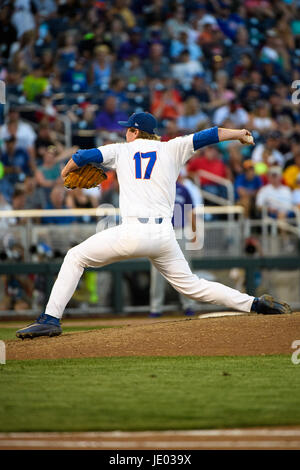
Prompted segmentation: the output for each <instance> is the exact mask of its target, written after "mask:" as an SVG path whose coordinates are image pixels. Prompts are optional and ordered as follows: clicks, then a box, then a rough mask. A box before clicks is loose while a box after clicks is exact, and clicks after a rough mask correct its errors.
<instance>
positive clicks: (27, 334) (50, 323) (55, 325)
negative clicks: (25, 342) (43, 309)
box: [16, 313, 62, 339]
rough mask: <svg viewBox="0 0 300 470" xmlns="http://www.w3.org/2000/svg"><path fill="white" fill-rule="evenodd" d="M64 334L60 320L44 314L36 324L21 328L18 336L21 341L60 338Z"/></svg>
mask: <svg viewBox="0 0 300 470" xmlns="http://www.w3.org/2000/svg"><path fill="white" fill-rule="evenodd" d="M61 334H62V329H61V326H60V321H59V319H58V318H55V317H52V316H51V315H46V314H45V313H42V315H40V316H39V317H38V318H37V319H36V321H35V322H34V323H31V324H30V325H28V326H26V327H25V328H21V329H20V330H18V331H17V333H16V336H17V337H18V338H21V339H26V338H31V339H33V338H37V337H38V336H49V337H51V336H59V335H61Z"/></svg>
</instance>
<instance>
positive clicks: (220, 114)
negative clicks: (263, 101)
mask: <svg viewBox="0 0 300 470" xmlns="http://www.w3.org/2000/svg"><path fill="white" fill-rule="evenodd" d="M226 119H230V120H231V121H232V123H233V125H234V127H237V128H241V127H244V126H246V124H247V122H248V120H249V117H248V113H247V111H246V110H245V109H244V108H242V106H241V105H240V104H239V103H238V102H237V100H236V99H235V98H231V101H230V103H228V104H226V105H225V106H221V107H220V108H218V109H217V110H216V111H215V112H214V115H213V123H214V125H215V126H222V125H223V123H224V121H226Z"/></svg>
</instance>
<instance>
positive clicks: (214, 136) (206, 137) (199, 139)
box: [193, 126, 219, 150]
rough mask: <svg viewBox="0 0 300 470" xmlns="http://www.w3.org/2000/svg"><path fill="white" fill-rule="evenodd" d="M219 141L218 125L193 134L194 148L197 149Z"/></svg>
mask: <svg viewBox="0 0 300 470" xmlns="http://www.w3.org/2000/svg"><path fill="white" fill-rule="evenodd" d="M218 142H219V135H218V126H215V127H211V128H210V129H205V130H204V131H200V132H196V133H195V134H194V135H193V145H194V150H198V149H200V148H201V147H205V146H206V145H212V144H217V143H218Z"/></svg>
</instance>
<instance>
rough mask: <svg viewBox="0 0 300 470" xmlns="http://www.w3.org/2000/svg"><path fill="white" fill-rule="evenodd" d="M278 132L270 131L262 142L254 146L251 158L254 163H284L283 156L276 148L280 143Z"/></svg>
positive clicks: (281, 164)
mask: <svg viewBox="0 0 300 470" xmlns="http://www.w3.org/2000/svg"><path fill="white" fill-rule="evenodd" d="M280 137H281V135H280V132H278V131H271V132H270V133H269V134H268V135H267V138H266V142H265V143H264V144H262V143H261V144H258V145H256V146H255V148H254V150H253V152H252V155H251V159H252V160H253V161H254V163H260V162H262V161H264V162H265V163H268V164H269V165H280V166H283V164H284V157H283V155H282V153H281V152H280V151H279V150H278V147H279V145H280Z"/></svg>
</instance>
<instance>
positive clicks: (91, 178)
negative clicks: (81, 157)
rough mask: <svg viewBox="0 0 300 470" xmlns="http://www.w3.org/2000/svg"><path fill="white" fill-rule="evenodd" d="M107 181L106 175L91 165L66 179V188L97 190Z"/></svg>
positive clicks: (70, 174)
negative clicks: (97, 187) (96, 188)
mask: <svg viewBox="0 0 300 470" xmlns="http://www.w3.org/2000/svg"><path fill="white" fill-rule="evenodd" d="M106 179H107V176H106V173H105V172H104V171H103V170H102V169H101V168H97V167H95V166H93V165H91V164H90V163H88V164H87V165H84V166H83V167H81V168H78V169H76V170H74V171H70V173H69V174H68V175H67V176H66V177H65V179H64V186H65V187H66V188H68V189H75V188H86V189H89V188H95V187H96V186H98V185H99V184H101V183H102V182H103V181H104V180H106Z"/></svg>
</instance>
